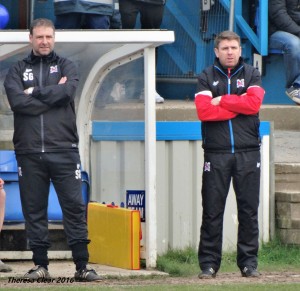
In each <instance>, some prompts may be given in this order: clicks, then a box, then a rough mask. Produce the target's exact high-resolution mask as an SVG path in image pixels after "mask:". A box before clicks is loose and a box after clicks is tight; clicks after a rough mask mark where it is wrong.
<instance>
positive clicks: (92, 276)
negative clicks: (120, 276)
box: [74, 267, 103, 282]
mask: <svg viewBox="0 0 300 291" xmlns="http://www.w3.org/2000/svg"><path fill="white" fill-rule="evenodd" d="M74 278H75V281H76V282H92V281H96V282H97V281H102V280H103V279H102V277H100V276H99V275H98V274H97V273H96V271H95V270H94V269H91V268H89V267H86V268H84V269H80V270H79V271H77V272H76V273H75V275H74Z"/></svg>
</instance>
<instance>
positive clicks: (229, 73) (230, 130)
mask: <svg viewBox="0 0 300 291" xmlns="http://www.w3.org/2000/svg"><path fill="white" fill-rule="evenodd" d="M230 86H231V68H228V69H227V92H228V95H230V92H231V89H230ZM228 125H229V135H230V143H231V153H232V154H234V136H233V128H232V121H231V119H229V120H228Z"/></svg>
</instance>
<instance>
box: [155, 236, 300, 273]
mask: <svg viewBox="0 0 300 291" xmlns="http://www.w3.org/2000/svg"><path fill="white" fill-rule="evenodd" d="M299 262H300V247H299V246H291V245H284V244H282V243H281V242H280V241H279V239H274V240H273V241H271V242H269V243H267V244H263V245H262V246H261V247H260V250H259V255H258V269H259V270H260V271H265V272H270V271H283V270H285V271H295V270H296V271H300V265H299ZM157 269H158V270H160V271H163V272H166V273H169V274H170V276H192V275H195V274H197V273H198V272H199V271H200V269H199V265H198V257H197V252H196V250H195V249H193V248H187V249H185V250H170V251H168V252H167V253H166V254H165V255H163V256H159V257H158V259H157ZM237 270H238V269H237V265H236V253H235V252H233V253H223V256H222V265H221V268H220V272H232V271H237Z"/></svg>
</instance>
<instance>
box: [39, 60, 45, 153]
mask: <svg viewBox="0 0 300 291" xmlns="http://www.w3.org/2000/svg"><path fill="white" fill-rule="evenodd" d="M42 78H43V59H42V58H41V60H40V72H39V86H40V88H42V85H43V82H42V80H43V79H42ZM44 138H45V135H44V114H43V113H42V114H41V141H42V153H43V152H45V140H44Z"/></svg>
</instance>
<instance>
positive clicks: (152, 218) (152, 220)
mask: <svg viewBox="0 0 300 291" xmlns="http://www.w3.org/2000/svg"><path fill="white" fill-rule="evenodd" d="M144 70H145V190H146V250H145V255H146V267H147V268H148V267H151V268H155V267H156V259H157V221H156V111H155V92H156V85H155V48H154V47H150V48H146V49H145V50H144Z"/></svg>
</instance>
